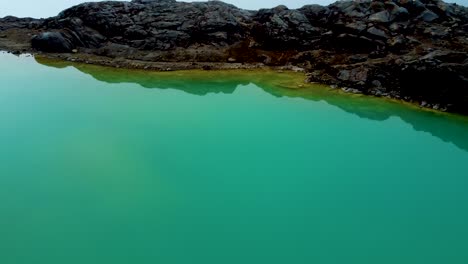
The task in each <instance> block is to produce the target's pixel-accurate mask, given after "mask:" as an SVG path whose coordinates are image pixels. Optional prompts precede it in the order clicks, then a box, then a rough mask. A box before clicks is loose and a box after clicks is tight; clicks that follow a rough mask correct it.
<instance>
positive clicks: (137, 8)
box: [0, 0, 468, 114]
mask: <svg viewBox="0 0 468 264" xmlns="http://www.w3.org/2000/svg"><path fill="white" fill-rule="evenodd" d="M0 49H5V50H10V51H21V52H43V53H46V54H51V55H52V54H57V53H62V54H61V55H57V56H60V57H63V58H66V59H69V60H78V61H88V62H90V63H97V64H107V65H114V66H122V67H132V65H133V67H139V68H149V69H153V67H151V65H153V64H154V63H166V64H169V65H170V64H171V63H172V64H174V65H175V66H174V67H169V66H168V67H167V68H168V69H171V68H176V69H177V68H178V67H177V66H176V64H177V63H184V64H185V65H186V66H185V67H184V68H199V67H204V68H206V69H209V68H216V63H222V64H223V65H225V64H230V65H237V66H236V67H248V65H257V66H258V65H265V66H285V65H289V66H291V67H293V66H294V67H300V68H303V69H305V70H306V71H307V80H308V81H309V82H320V83H326V84H329V85H332V86H333V87H341V88H342V89H344V90H346V91H348V92H353V93H365V94H370V95H375V96H388V97H394V98H399V99H402V100H407V101H414V102H418V103H419V104H420V105H421V106H422V107H430V108H434V109H438V110H447V111H452V112H460V113H465V114H466V113H468V9H467V8H466V7H463V6H459V5H456V4H447V3H444V2H442V1H439V0H393V1H380V0H373V1H371V0H358V1H339V2H336V3H334V4H331V5H329V6H327V7H324V6H318V5H307V6H304V7H302V8H299V9H288V8H286V7H285V6H278V7H276V8H272V9H261V10H258V11H251V10H243V9H239V8H237V7H235V6H233V5H229V4H226V3H223V2H219V1H209V2H194V3H185V2H176V1H174V0H133V1H131V2H117V1H107V2H94V3H84V4H81V5H78V6H74V7H72V8H69V9H67V10H64V11H63V12H61V13H60V14H59V15H58V16H56V17H51V18H48V19H44V20H36V19H31V18H25V19H19V18H14V17H6V18H3V19H0ZM129 62H134V63H129ZM207 63H211V64H208V65H209V66H207ZM213 63H214V64H213ZM224 67H225V66H224ZM179 68H180V67H179ZM225 68H226V67H225Z"/></svg>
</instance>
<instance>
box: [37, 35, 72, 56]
mask: <svg viewBox="0 0 468 264" xmlns="http://www.w3.org/2000/svg"><path fill="white" fill-rule="evenodd" d="M31 45H32V48H34V49H36V50H39V51H45V52H56V53H62V52H71V51H72V50H73V49H75V45H74V44H73V43H72V42H71V41H70V40H69V39H67V38H66V37H65V36H64V34H63V33H61V32H44V33H41V34H39V35H37V36H34V37H33V38H32V40H31Z"/></svg>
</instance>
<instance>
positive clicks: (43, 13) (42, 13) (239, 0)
mask: <svg viewBox="0 0 468 264" xmlns="http://www.w3.org/2000/svg"><path fill="white" fill-rule="evenodd" d="M96 1H98V0H87V1H86V0H13V1H12V0H0V17H4V16H7V15H14V16H18V17H28V16H29V17H35V18H39V17H50V16H55V15H57V14H58V13H59V12H60V11H62V10H64V9H66V8H68V7H71V6H73V5H76V4H79V3H83V2H96ZM186 1H187V2H190V0H186ZM446 1H447V2H456V3H458V4H461V5H465V6H468V0H446ZM224 2H227V3H231V4H234V5H236V6H238V7H241V8H245V9H259V8H267V7H275V6H277V5H286V6H288V7H289V8H298V7H302V6H304V5H306V4H321V5H328V4H330V3H332V2H334V0H224Z"/></svg>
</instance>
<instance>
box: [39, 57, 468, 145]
mask: <svg viewBox="0 0 468 264" xmlns="http://www.w3.org/2000/svg"><path fill="white" fill-rule="evenodd" d="M36 61H37V62H38V63H40V64H42V65H45V66H49V67H54V68H65V67H68V66H73V67H74V68H76V69H78V70H79V71H81V72H83V73H86V74H89V75H91V76H92V77H93V78H95V79H96V80H98V81H102V82H106V83H114V84H116V83H135V84H139V85H141V86H142V87H145V88H157V89H175V90H180V91H184V92H186V93H189V94H193V95H198V96H204V95H207V94H211V93H223V94H232V93H234V91H235V90H236V88H237V87H238V86H239V85H247V84H250V83H253V84H255V85H256V86H258V87H260V88H261V89H262V90H264V91H265V92H267V93H269V94H271V95H272V96H275V97H290V98H302V99H305V100H310V101H316V102H318V101H324V102H326V103H328V104H329V105H333V106H335V107H338V108H340V109H341V110H343V111H345V112H347V113H350V114H354V115H357V116H359V117H360V118H366V119H370V120H374V121H384V120H387V119H389V118H390V117H392V116H395V117H399V118H400V119H401V120H403V121H405V122H406V123H408V124H410V125H411V126H412V127H413V128H414V129H415V130H416V131H423V132H428V133H430V134H432V135H433V136H435V137H438V138H440V139H441V140H443V141H444V142H451V143H453V144H455V145H456V146H457V147H459V148H460V149H462V150H465V151H468V118H467V117H463V116H458V115H452V114H446V113H440V112H434V111H428V110H421V109H419V108H418V107H416V106H414V105H411V104H406V103H401V102H396V101H392V100H387V99H381V98H374V97H369V96H363V95H351V94H343V93H342V92H341V91H339V90H334V89H330V88H328V87H326V86H322V85H312V84H304V81H303V80H304V76H303V74H301V73H290V72H288V73H278V72H275V71H271V70H229V71H202V70H190V71H177V72H148V71H142V70H127V69H114V68H109V67H102V66H96V65H87V64H80V63H72V62H65V61H56V60H49V59H44V58H36ZM344 133H345V132H344Z"/></svg>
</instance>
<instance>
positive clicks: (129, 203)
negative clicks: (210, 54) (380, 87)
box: [0, 54, 468, 264]
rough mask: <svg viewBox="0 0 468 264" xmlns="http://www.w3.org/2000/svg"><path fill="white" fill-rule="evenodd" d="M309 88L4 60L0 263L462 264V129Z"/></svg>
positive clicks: (272, 76) (467, 178) (287, 77)
mask: <svg viewBox="0 0 468 264" xmlns="http://www.w3.org/2000/svg"><path fill="white" fill-rule="evenodd" d="M302 80H303V76H302V75H301V74H293V73H276V72H271V71H262V70H259V71H249V72H245V71H231V72H222V71H221V72H202V71H191V72H170V73H150V72H144V71H129V70H117V69H109V68H101V67H97V66H89V65H80V64H75V65H68V64H66V63H60V62H51V61H47V60H40V59H37V61H36V60H35V59H34V58H32V57H24V56H23V57H15V56H13V55H8V54H0V263H1V264H94V263H96V264H121V263H128V264H130V263H132V264H133V263H135V264H146V263H152V264H154V263H160V264H231V263H232V264H241V263H242V264H263V263H265V264H276V263H282V264H299V263H304V264H306V263H307V264H313V263H317V264H328V263H337V264H338V263H343V264H385V263H388V264H395V263H398V264H406V263H408V264H418V263H421V264H432V263H434V264H435V263H437V264H466V263H468V119H466V118H464V117H460V116H455V115H449V114H442V113H435V112H429V111H424V110H420V109H418V108H416V107H414V106H411V105H404V104H401V103H398V102H392V101H388V100H383V99H377V98H370V97H365V96H350V95H346V94H341V93H339V92H337V91H333V90H331V89H329V88H327V87H322V86H317V85H316V86H309V85H305V86H304V84H303V83H302Z"/></svg>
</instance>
